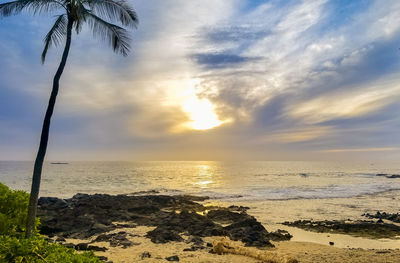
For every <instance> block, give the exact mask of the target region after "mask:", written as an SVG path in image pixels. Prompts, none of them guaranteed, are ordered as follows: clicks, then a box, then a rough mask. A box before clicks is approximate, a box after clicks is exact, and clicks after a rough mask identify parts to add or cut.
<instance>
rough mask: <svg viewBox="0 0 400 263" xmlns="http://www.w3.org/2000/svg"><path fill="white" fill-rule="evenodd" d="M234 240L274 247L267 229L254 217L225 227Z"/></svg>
mask: <svg viewBox="0 0 400 263" xmlns="http://www.w3.org/2000/svg"><path fill="white" fill-rule="evenodd" d="M224 229H225V230H226V231H227V232H228V236H229V237H230V238H231V239H232V240H241V241H242V242H243V243H245V245H246V246H255V247H265V246H267V247H273V246H274V245H272V244H271V242H270V238H269V236H268V232H267V230H266V229H265V228H264V226H263V225H261V223H260V222H258V221H257V220H256V219H255V218H254V217H251V216H247V218H246V219H244V220H241V221H239V222H236V223H233V224H231V225H229V226H227V227H225V228H224Z"/></svg>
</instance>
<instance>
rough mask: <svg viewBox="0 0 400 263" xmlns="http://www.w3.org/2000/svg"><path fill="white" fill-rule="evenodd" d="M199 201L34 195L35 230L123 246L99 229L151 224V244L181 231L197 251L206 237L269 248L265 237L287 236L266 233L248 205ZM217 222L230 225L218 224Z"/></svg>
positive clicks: (122, 237) (117, 236) (120, 237)
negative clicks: (225, 205) (36, 201)
mask: <svg viewBox="0 0 400 263" xmlns="http://www.w3.org/2000/svg"><path fill="white" fill-rule="evenodd" d="M205 199H207V198H205V197H194V196H165V195H140V196H129V195H116V196H112V195H106V194H95V195H87V194H77V195H75V196H73V197H72V198H70V199H65V200H62V199H58V198H52V197H47V198H40V199H39V204H38V215H39V216H40V218H41V223H42V224H41V228H40V231H41V233H42V234H47V235H55V234H57V235H58V236H62V237H70V238H81V239H84V238H89V237H92V236H95V235H97V237H96V239H95V240H94V241H93V242H102V241H106V242H110V245H111V246H123V247H124V248H125V247H128V246H132V245H135V244H134V243H132V242H131V241H129V239H127V233H125V232H119V233H114V234H105V233H106V232H109V231H111V230H115V229H117V228H122V227H136V226H137V225H144V226H154V227H156V228H155V229H154V230H152V231H149V232H148V233H147V237H148V238H150V239H151V240H152V241H153V242H154V243H166V242H169V241H183V238H182V237H181V234H185V235H190V236H193V238H192V241H191V243H193V247H195V248H194V249H200V248H201V247H202V245H203V240H202V239H201V238H202V237H207V236H229V237H231V238H232V239H234V240H241V241H243V242H244V243H245V244H246V245H247V246H259V247H263V246H272V244H271V243H270V242H269V240H288V239H290V237H291V236H290V234H288V233H287V232H282V231H281V232H279V231H278V232H274V233H268V232H267V230H266V229H265V228H264V227H263V226H262V225H261V223H259V222H258V221H257V220H256V219H255V218H254V217H252V216H250V215H248V214H247V213H246V210H247V209H248V207H242V206H240V207H239V206H231V207H228V208H221V207H212V208H210V207H205V206H203V205H201V204H199V203H197V201H204V200H205ZM206 210H210V211H209V212H208V213H207V214H206V215H202V214H199V213H198V212H204V211H206ZM177 211H178V212H177ZM179 211H180V212H179ZM113 222H123V223H113ZM220 223H224V224H230V225H228V226H226V227H223V226H222V225H220ZM82 249H83V245H82ZM191 249H192V248H191Z"/></svg>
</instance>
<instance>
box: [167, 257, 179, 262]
mask: <svg viewBox="0 0 400 263" xmlns="http://www.w3.org/2000/svg"><path fill="white" fill-rule="evenodd" d="M165 259H166V260H168V261H179V257H178V256H170V257H166V258H165Z"/></svg>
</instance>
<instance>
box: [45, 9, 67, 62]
mask: <svg viewBox="0 0 400 263" xmlns="http://www.w3.org/2000/svg"><path fill="white" fill-rule="evenodd" d="M67 24H68V19H67V17H66V15H65V14H62V15H60V16H58V17H57V19H56V21H55V22H54V25H53V27H52V28H51V29H50V31H49V32H48V33H47V35H46V37H45V38H44V43H45V45H44V49H43V52H42V63H44V61H45V60H46V54H47V51H48V49H49V48H50V47H51V46H52V45H54V46H58V45H59V44H61V42H62V41H63V40H64V38H65V36H66V34H67Z"/></svg>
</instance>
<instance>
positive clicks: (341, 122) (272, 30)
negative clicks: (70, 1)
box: [0, 0, 400, 162]
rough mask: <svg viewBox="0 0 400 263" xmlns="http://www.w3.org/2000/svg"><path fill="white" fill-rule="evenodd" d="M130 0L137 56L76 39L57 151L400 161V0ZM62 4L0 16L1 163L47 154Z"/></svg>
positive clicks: (56, 120) (55, 133)
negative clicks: (54, 38)
mask: <svg viewBox="0 0 400 263" xmlns="http://www.w3.org/2000/svg"><path fill="white" fill-rule="evenodd" d="M128 1H129V3H130V4H131V5H132V6H133V7H134V9H135V10H136V12H137V13H138V16H139V21H140V23H139V26H138V28H137V29H136V30H131V37H132V42H131V46H132V50H131V53H130V55H129V56H127V57H123V56H120V55H118V54H115V53H113V52H112V49H111V48H110V47H108V46H107V45H106V44H104V43H101V42H100V41H98V39H94V38H93V37H92V35H91V32H90V31H89V29H87V28H86V29H84V30H83V31H82V32H81V33H80V34H79V35H76V34H74V35H73V39H72V47H71V52H70V56H69V58H68V62H67V66H66V69H65V72H64V74H63V76H62V78H61V83H60V92H59V96H58V98H57V104H56V109H55V112H54V115H53V120H52V124H51V125H52V126H51V131H50V132H51V134H50V139H49V147H48V153H47V159H49V160H126V161H135V160H266V161H268V160H271V161H276V160H288V161H290V160H296V161H297V160H305V161H308V160H334V161H349V160H350V161H353V160H365V161H371V162H373V161H378V160H393V161H395V160H398V159H399V158H400V136H399V131H400V49H399V47H400V16H399V14H400V1H398V0H385V1H382V0H354V1H346V0H304V1H301V0H265V1H262V0H193V1H187V0H128ZM4 2H5V1H3V0H0V3H4ZM57 14H58V13H57V12H56V13H54V14H52V15H48V16H44V17H43V16H42V17H38V16H32V15H29V14H21V15H19V16H16V17H7V18H3V19H0V159H1V160H33V159H34V157H35V155H36V151H37V147H38V144H39V137H40V130H41V125H42V120H43V116H44V112H45V110H46V107H47V101H48V97H49V95H50V91H51V83H52V78H53V75H54V73H55V70H56V68H57V66H58V63H59V60H60V57H61V53H62V46H60V47H56V48H53V49H51V50H50V51H49V53H48V57H47V61H46V63H45V64H44V65H42V64H41V61H40V54H41V52H42V48H43V39H44V37H45V35H46V33H47V31H48V30H49V29H50V27H51V25H52V22H54V15H57Z"/></svg>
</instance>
